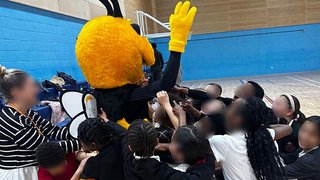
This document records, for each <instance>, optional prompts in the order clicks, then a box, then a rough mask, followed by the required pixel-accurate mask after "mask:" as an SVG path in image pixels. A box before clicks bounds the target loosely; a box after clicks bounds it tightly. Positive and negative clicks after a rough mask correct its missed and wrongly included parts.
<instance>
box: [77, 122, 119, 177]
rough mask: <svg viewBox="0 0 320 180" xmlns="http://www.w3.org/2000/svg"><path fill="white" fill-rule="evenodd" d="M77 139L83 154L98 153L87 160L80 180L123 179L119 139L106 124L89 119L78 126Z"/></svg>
mask: <svg viewBox="0 0 320 180" xmlns="http://www.w3.org/2000/svg"><path fill="white" fill-rule="evenodd" d="M78 138H79V140H80V142H81V145H82V147H83V149H84V151H85V152H92V151H98V152H99V154H98V155H97V156H95V157H90V158H89V159H88V160H87V163H86V164H85V167H84V169H83V172H82V174H81V176H80V178H81V179H96V180H98V179H99V180H108V179H117V180H123V179H124V175H123V155H122V148H121V142H120V138H119V135H118V134H117V133H116V132H115V131H114V129H113V128H112V127H111V126H110V125H109V124H108V123H106V122H105V121H104V120H102V119H100V118H89V119H87V120H85V121H84V122H82V123H81V124H80V126H79V128H78Z"/></svg>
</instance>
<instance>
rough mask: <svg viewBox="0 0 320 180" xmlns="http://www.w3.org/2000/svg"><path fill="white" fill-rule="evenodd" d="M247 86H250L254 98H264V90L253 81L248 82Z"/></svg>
mask: <svg viewBox="0 0 320 180" xmlns="http://www.w3.org/2000/svg"><path fill="white" fill-rule="evenodd" d="M248 83H249V84H251V85H252V86H253V88H254V96H255V97H257V98H260V99H263V97H264V90H263V88H262V87H261V86H260V85H259V84H258V83H256V82H254V81H248Z"/></svg>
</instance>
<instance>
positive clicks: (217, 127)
mask: <svg viewBox="0 0 320 180" xmlns="http://www.w3.org/2000/svg"><path fill="white" fill-rule="evenodd" d="M208 117H209V118H210V125H211V129H212V131H213V132H214V134H215V135H224V134H226V130H225V127H224V123H225V120H224V119H225V117H224V114H223V113H221V112H219V113H212V114H208Z"/></svg>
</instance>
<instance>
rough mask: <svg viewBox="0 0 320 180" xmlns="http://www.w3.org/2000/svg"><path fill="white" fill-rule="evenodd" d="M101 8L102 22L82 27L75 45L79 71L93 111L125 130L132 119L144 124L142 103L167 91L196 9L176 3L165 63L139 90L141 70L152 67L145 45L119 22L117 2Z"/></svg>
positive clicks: (150, 52) (145, 114) (145, 110)
mask: <svg viewBox="0 0 320 180" xmlns="http://www.w3.org/2000/svg"><path fill="white" fill-rule="evenodd" d="M101 2H102V3H103V4H104V5H105V6H106V8H107V10H108V16H101V17H97V18H94V19H92V20H91V21H89V22H87V23H86V24H85V25H84V27H83V28H82V30H81V32H80V34H79V36H78V39H77V43H76V57H77V59H78V63H79V65H80V68H81V70H82V72H83V74H84V76H85V78H86V80H87V81H88V83H89V84H90V85H91V86H92V87H93V88H94V91H93V95H94V97H95V98H96V100H97V104H98V108H102V109H103V110H104V111H105V112H106V113H107V114H108V118H109V119H110V120H112V121H115V122H118V123H119V124H120V125H122V126H123V127H125V128H127V127H128V126H129V124H128V123H130V122H132V121H133V120H135V119H144V118H148V101H149V100H150V99H152V98H154V97H155V95H156V93H157V92H158V91H161V90H166V91H168V90H171V89H172V88H173V86H174V85H175V82H176V78H177V74H178V71H179V67H180V57H181V53H184V50H185V46H186V44H187V39H188V36H189V32H190V30H191V26H192V23H193V20H194V17H195V14H196V11H197V9H196V8H195V7H192V8H191V9H190V2H189V1H186V2H184V3H182V2H179V3H178V4H177V6H176V8H175V10H174V13H173V14H172V15H171V16H170V28H171V38H170V42H169V50H170V52H171V53H170V58H169V61H168V64H167V67H166V69H165V72H164V75H163V77H162V79H161V80H159V81H156V82H153V83H151V84H149V85H148V86H145V87H140V86H139V85H138V84H139V82H140V80H141V79H142V78H143V77H144V73H143V71H142V65H143V64H145V65H148V66H150V65H152V64H153V63H154V61H155V58H154V52H153V48H152V46H151V44H150V43H149V42H148V40H147V38H146V37H142V36H140V35H139V34H138V33H137V32H136V31H135V29H134V28H133V27H134V26H132V25H131V24H130V22H129V21H128V20H126V19H124V18H123V17H122V13H121V10H120V7H119V3H118V1H117V0H111V2H112V5H113V6H111V4H110V3H109V1H108V0H104V1H102V0H101Z"/></svg>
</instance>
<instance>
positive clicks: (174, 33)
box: [169, 1, 197, 53]
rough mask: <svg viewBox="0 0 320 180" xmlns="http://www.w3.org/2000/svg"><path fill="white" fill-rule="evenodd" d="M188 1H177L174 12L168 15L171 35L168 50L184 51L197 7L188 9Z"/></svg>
mask: <svg viewBox="0 0 320 180" xmlns="http://www.w3.org/2000/svg"><path fill="white" fill-rule="evenodd" d="M189 8H190V2H189V1H186V2H184V3H182V2H179V3H178V4H177V5H176V8H175V10H174V14H172V15H171V16H170V29H171V37H170V42H169V50H170V51H175V52H180V53H184V49H185V46H186V45H187V40H188V36H189V32H190V30H191V27H192V23H193V20H194V17H195V15H196V13H197V8H196V7H192V8H191V9H190V10H189Z"/></svg>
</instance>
